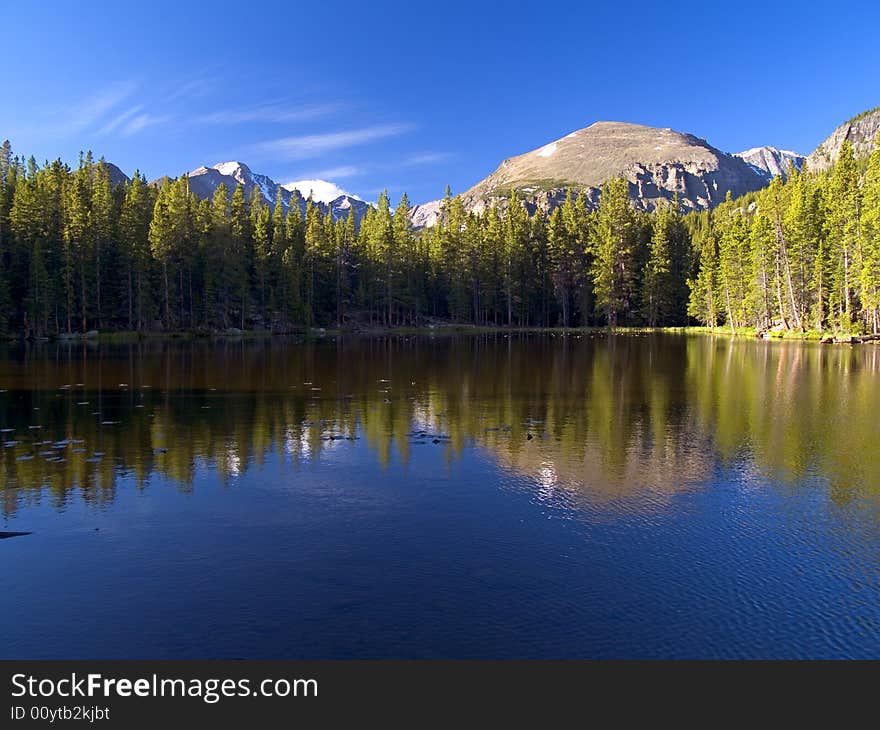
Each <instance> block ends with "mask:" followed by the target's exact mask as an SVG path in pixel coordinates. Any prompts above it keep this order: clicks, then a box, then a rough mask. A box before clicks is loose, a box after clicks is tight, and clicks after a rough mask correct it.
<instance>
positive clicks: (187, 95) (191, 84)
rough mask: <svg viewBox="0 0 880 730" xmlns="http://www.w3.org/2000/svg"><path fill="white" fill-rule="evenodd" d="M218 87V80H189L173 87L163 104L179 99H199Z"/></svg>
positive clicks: (200, 78)
mask: <svg viewBox="0 0 880 730" xmlns="http://www.w3.org/2000/svg"><path fill="white" fill-rule="evenodd" d="M218 86H219V83H218V79H216V78H211V77H207V76H201V77H199V78H194V79H190V80H189V81H184V82H183V83H181V84H178V85H177V86H175V88H174V90H173V91H171V92H169V93H168V94H167V95H166V96H165V97H164V98H163V99H162V103H163V104H171V103H173V102H175V101H178V100H179V99H201V98H204V97H206V96H208V95H210V94H211V93H212V92H213V91H215V90H216V88H217V87H218Z"/></svg>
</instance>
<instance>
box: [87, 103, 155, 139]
mask: <svg viewBox="0 0 880 730" xmlns="http://www.w3.org/2000/svg"><path fill="white" fill-rule="evenodd" d="M143 108H144V107H143V104H137V105H136V106H133V107H131V108H130V109H126V110H125V111H124V112H122V113H121V114H117V115H116V116H115V117H113V118H112V119H111V120H110V121H109V122H107V123H106V124H105V125H104V126H103V127H101V128H100V129H99V130H98V132H97V133H98V134H99V135H105V134H111V133H112V132H115V131H116V130H117V129H119V127H120V126H122V125H123V124H124V123H125V122H127V121H128V120H130V119H131V118H132V117H133V116H134V115H135V114H137V113H138V112H139V111H140V110H141V109H143Z"/></svg>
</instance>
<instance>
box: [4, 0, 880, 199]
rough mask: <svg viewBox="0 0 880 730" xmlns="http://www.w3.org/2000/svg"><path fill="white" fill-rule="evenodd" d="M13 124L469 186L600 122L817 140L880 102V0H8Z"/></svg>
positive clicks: (261, 161) (738, 143) (20, 140)
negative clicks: (504, 163)
mask: <svg viewBox="0 0 880 730" xmlns="http://www.w3.org/2000/svg"><path fill="white" fill-rule="evenodd" d="M0 11H2V17H3V26H4V30H5V31H6V32H5V33H4V39H3V53H2V60H0V137H8V138H10V139H11V140H12V143H13V148H14V149H15V150H16V151H17V152H21V153H25V154H34V155H35V156H36V157H37V159H38V160H43V159H46V158H54V157H57V156H61V157H62V158H63V159H65V160H67V161H69V162H71V163H75V160H76V155H77V153H78V151H79V150H80V149H92V150H94V152H95V153H96V154H97V155H104V156H105V157H106V158H107V159H108V160H110V161H112V162H114V163H116V164H117V165H119V166H120V167H121V168H122V169H123V170H125V171H126V172H128V173H131V172H133V171H134V170H135V169H136V168H139V169H141V170H142V171H143V172H144V173H145V174H146V175H147V176H148V177H149V178H150V179H152V178H154V177H157V176H159V175H162V174H171V175H176V174H179V173H181V172H184V171H187V170H191V169H194V168H196V167H198V166H199V165H202V164H209V165H210V164H214V163H216V162H220V161H224V160H231V159H238V160H242V161H244V162H246V163H248V164H249V165H250V167H251V168H252V169H253V170H254V171H255V172H263V173H265V174H268V175H270V176H271V177H273V178H274V179H276V180H277V181H279V182H287V181H289V180H296V179H303V178H314V177H320V178H324V179H329V180H332V181H334V182H336V183H338V184H339V185H340V186H342V187H343V188H345V189H347V190H349V191H351V192H353V193H356V194H359V195H361V196H362V197H364V198H367V199H375V197H376V195H377V194H378V191H379V190H381V189H382V188H385V187H387V188H388V190H389V192H390V194H391V197H392V199H393V200H394V201H396V199H397V198H399V196H400V194H401V193H402V192H403V191H407V192H408V193H409V195H410V199H411V200H412V201H413V202H422V201H425V200H429V199H433V198H437V197H439V196H440V195H442V193H443V190H444V187H445V186H446V184H447V183H448V184H449V185H451V186H452V189H453V191H458V192H461V191H463V190H465V189H467V188H468V187H470V186H471V185H473V184H474V183H475V182H477V181H478V180H480V179H481V178H483V177H485V176H486V175H487V174H488V173H490V172H491V171H492V170H494V168H495V167H496V166H497V165H498V164H499V163H500V162H501V160H503V159H504V158H505V157H508V156H511V155H514V154H518V153H521V152H525V151H528V150H531V149H534V148H536V147H539V146H541V145H542V144H544V143H546V142H549V141H551V140H553V139H556V138H559V137H561V136H563V135H565V134H567V133H568V132H570V131H572V130H575V129H579V128H582V127H585V126H587V125H589V124H592V123H593V122H595V121H597V120H620V121H630V122H637V123H641V124H649V125H653V126H660V127H672V128H674V129H678V130H680V131H686V132H691V133H693V134H696V135H698V136H700V137H704V138H706V139H708V140H709V142H710V143H712V144H714V145H715V146H716V147H719V148H720V149H722V150H725V151H728V152H736V151H739V150H742V149H745V148H748V147H753V146H757V145H762V144H769V145H775V146H778V147H783V148H789V149H796V150H798V151H800V152H803V153H808V152H810V151H811V150H812V149H813V148H814V147H815V146H816V144H818V143H819V142H820V141H821V140H822V139H823V138H824V137H826V136H827V135H828V134H829V133H830V132H831V130H832V129H833V128H834V127H835V126H837V125H838V124H840V123H841V122H842V121H844V120H845V119H847V118H849V117H851V116H853V115H855V114H856V113H858V112H860V111H863V110H864V109H867V108H871V107H874V106H877V105H880V81H878V80H880V75H878V69H880V42H878V38H880V3H877V2H859V1H856V2H848V3H841V2H835V3H830V2H829V3H810V2H808V1H807V2H800V3H786V2H770V1H768V0H765V2H761V3H752V2H742V1H741V2H736V3H712V2H708V3H687V4H684V3H682V4H678V3H663V2H657V1H656V0H654V1H653V2H626V0H618V1H617V2H611V3H606V2H600V1H596V2H589V3H587V2H571V3H549V4H541V3H536V2H530V3H519V2H513V1H509V2H504V3H500V2H499V3H488V2H484V3H480V2H476V1H475V0H472V1H471V2H468V3H461V2H456V1H455V0H448V1H447V2H432V3H423V2H417V1H413V2H373V3H368V2H359V3H349V2H345V1H343V0H336V1H335V2H332V3H326V4H325V3H321V2H311V3H301V2H290V1H289V0H288V1H287V2H283V3H278V2H274V1H273V0H264V1H263V2H261V3H258V4H250V3H246V2H241V0H239V1H238V2H234V3H226V2H223V1H220V0H214V1H213V2H204V3H187V2H185V1H184V0H177V2H165V1H164V0H154V1H152V2H149V3H109V2H107V3H89V2H85V1H82V2H67V1H65V0H58V1H57V2H52V3H38V2H25V1H24V0H19V1H18V2H11V1H10V0H0Z"/></svg>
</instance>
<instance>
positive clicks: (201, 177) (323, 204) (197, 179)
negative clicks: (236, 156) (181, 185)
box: [157, 160, 370, 225]
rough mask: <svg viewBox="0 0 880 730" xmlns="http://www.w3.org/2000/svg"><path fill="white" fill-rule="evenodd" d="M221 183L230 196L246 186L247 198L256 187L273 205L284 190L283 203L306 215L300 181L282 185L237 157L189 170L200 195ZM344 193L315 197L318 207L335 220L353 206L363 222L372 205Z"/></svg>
mask: <svg viewBox="0 0 880 730" xmlns="http://www.w3.org/2000/svg"><path fill="white" fill-rule="evenodd" d="M160 180H161V178H160ZM157 182H158V181H157ZM304 182H311V183H318V182H320V183H323V185H324V187H322V188H321V189H320V191H321V193H326V192H327V191H329V190H332V189H335V190H340V189H339V188H337V187H336V186H335V185H333V183H328V182H326V181H323V180H320V181H315V180H310V181H304ZM221 184H225V185H226V188H227V189H228V190H229V193H230V195H231V194H232V193H233V192H234V191H235V188H236V187H237V186H238V185H239V184H241V185H242V187H243V188H244V195H245V198H247V199H250V197H251V196H252V195H253V194H254V190H255V189H256V190H258V191H259V194H260V196H261V197H262V198H263V200H265V201H266V203H268V204H269V205H270V206H274V205H275V200H276V197H277V195H278V192H279V191H280V192H281V205H282V206H283V207H284V208H285V209H289V208H290V206H291V205H297V206H298V207H299V209H300V211H301V212H302V214H303V215H305V211H306V198H307V197H308V195H309V191H308V190H307V191H305V192H303V191H302V190H301V189H300V184H299V183H288V184H287V185H279V184H278V183H276V182H275V181H274V180H273V179H272V178H270V177H268V176H266V175H261V174H259V173H255V172H253V171H252V170H251V169H250V168H249V167H248V166H247V165H246V164H245V163H243V162H238V161H236V160H233V161H230V162H220V163H217V164H216V165H212V166H211V167H206V166H204V165H203V166H202V167H199V168H197V169H195V170H193V171H192V172H190V173H189V186H190V190H191V191H192V192H193V193H194V194H195V195H197V196H199V197H200V198H210V197H212V196H213V195H214V191H215V190H217V188H218V187H220V185H221ZM340 192H341V194H340V195H337V196H336V197H335V198H332V199H322V198H319V197H318V196H313V202H314V203H315V205H317V206H318V208H319V209H320V210H321V213H322V214H324V215H326V214H327V212H328V211H329V212H332V214H333V219H334V220H338V219H340V218H345V217H346V216H348V211H349V210H350V209H352V208H353V209H354V215H355V223H356V224H357V225H360V222H361V219H362V218H363V217H364V215H365V214H366V212H367V209H368V208H369V207H370V206H369V204H368V203H365V202H364V201H363V200H361V199H360V198H358V197H356V196H353V195H350V194H348V193H345V192H344V191H341V190H340Z"/></svg>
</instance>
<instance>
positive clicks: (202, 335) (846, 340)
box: [3, 323, 880, 345]
mask: <svg viewBox="0 0 880 730" xmlns="http://www.w3.org/2000/svg"><path fill="white" fill-rule="evenodd" d="M478 334H479V335H489V334H496V335H497V334H505V335H509V334H518V335H522V334H529V335H536V334H537V335H554V336H556V335H577V336H583V335H589V336H591V337H594V336H609V335H649V334H682V335H709V336H716V335H721V336H724V337H728V338H731V339H737V338H742V339H763V340H769V341H773V340H776V341H787V342H792V341H794V342H819V343H822V344H846V345H856V344H863V343H869V342H877V343H878V344H880V335H875V334H860V333H837V334H835V333H832V332H818V331H810V330H808V331H793V330H792V331H788V332H786V331H784V330H782V331H770V332H763V333H758V332H757V331H756V330H755V329H754V328H743V329H740V330H737V331H736V332H731V331H730V329H729V328H726V327H714V328H712V327H702V326H679V327H641V326H633V327H591V326H587V327H505V326H483V325H468V324H454V323H449V324H438V325H421V326H402V327H384V326H377V327H362V328H357V329H352V328H334V327H328V328H323V327H313V328H311V329H302V330H292V331H288V332H271V331H267V330H238V329H236V330H234V331H225V332H223V331H218V332H204V331H195V332H194V331H186V330H181V331H174V332H163V331H132V330H109V331H104V332H98V331H95V330H92V331H90V332H88V333H85V334H82V333H73V334H68V333H62V334H60V335H58V334H55V335H51V336H48V337H40V338H22V337H18V336H6V337H5V338H3V339H5V340H6V342H7V343H8V344H15V343H25V342H29V343H32V344H47V343H56V344H62V343H66V344H74V343H102V342H103V343H114V342H116V343H124V342H141V341H147V340H245V339H249V340H254V339H269V338H276V337H298V338H302V339H305V340H314V339H322V338H325V337H388V336H411V337H418V336H426V335H427V336H434V335H478Z"/></svg>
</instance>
